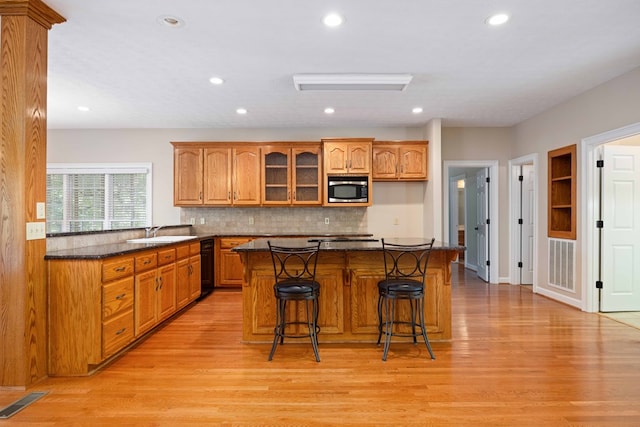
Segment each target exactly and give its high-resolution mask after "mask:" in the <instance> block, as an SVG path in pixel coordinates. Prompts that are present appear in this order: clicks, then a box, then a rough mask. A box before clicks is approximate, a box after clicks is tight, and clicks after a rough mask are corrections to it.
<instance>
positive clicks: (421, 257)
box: [378, 239, 435, 361]
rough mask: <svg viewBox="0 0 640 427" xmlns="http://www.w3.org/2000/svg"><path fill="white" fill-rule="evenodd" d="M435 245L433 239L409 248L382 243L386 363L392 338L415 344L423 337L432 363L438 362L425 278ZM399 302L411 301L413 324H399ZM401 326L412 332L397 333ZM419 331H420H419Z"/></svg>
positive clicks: (381, 319)
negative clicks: (431, 336) (427, 309)
mask: <svg viewBox="0 0 640 427" xmlns="http://www.w3.org/2000/svg"><path fill="white" fill-rule="evenodd" d="M434 241H435V239H431V242H429V243H421V244H415V245H407V244H394V243H388V242H385V241H384V239H382V251H383V254H384V270H385V279H384V280H381V281H380V282H378V345H380V339H381V338H382V334H383V333H384V335H385V338H384V351H383V354H382V360H383V361H385V360H387V354H388V353H389V347H390V345H391V337H392V336H404V337H413V343H414V344H417V342H418V341H417V337H418V336H422V338H423V339H424V343H425V345H426V346H427V350H428V351H429V355H431V359H435V356H434V355H433V351H432V350H431V344H430V343H429V338H427V329H426V327H425V324H424V287H425V277H426V273H427V264H428V263H429V254H430V253H431V249H432V247H433V242H434ZM398 300H407V301H408V303H409V311H410V319H409V320H402V321H399V320H396V304H397V301H398ZM383 323H384V327H383ZM398 324H404V325H408V326H409V327H410V328H411V332H399V331H397V330H394V325H396V329H397V325H398ZM416 327H418V328H419V329H420V330H419V331H416Z"/></svg>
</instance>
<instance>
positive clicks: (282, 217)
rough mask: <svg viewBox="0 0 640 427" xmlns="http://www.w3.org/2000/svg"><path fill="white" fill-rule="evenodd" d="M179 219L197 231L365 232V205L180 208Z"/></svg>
mask: <svg viewBox="0 0 640 427" xmlns="http://www.w3.org/2000/svg"><path fill="white" fill-rule="evenodd" d="M180 222H181V223H182V224H192V223H193V224H194V230H195V231H196V232H197V233H207V232H214V233H215V232H218V233H225V234H228V233H236V232H237V233H242V234H251V233H256V234H279V233H283V234H296V233H302V234H325V233H366V232H367V208H358V207H348V208H347V207H345V208H334V207H330V208H320V207H313V208H311V207H310V208H301V207H295V208H294V207H281V208H280V207H278V208H276V207H273V208H182V209H181V212H180ZM327 222H328V224H327Z"/></svg>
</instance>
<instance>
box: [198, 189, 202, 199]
mask: <svg viewBox="0 0 640 427" xmlns="http://www.w3.org/2000/svg"><path fill="white" fill-rule="evenodd" d="M198 200H202V191H201V192H200V193H199V194H198Z"/></svg>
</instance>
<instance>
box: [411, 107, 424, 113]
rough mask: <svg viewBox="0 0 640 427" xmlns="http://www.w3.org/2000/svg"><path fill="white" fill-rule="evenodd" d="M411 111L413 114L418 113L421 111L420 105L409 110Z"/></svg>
mask: <svg viewBox="0 0 640 427" xmlns="http://www.w3.org/2000/svg"><path fill="white" fill-rule="evenodd" d="M411 112H412V113H413V114H420V113H422V107H414V108H413V110H411Z"/></svg>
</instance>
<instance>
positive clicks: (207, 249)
mask: <svg viewBox="0 0 640 427" xmlns="http://www.w3.org/2000/svg"><path fill="white" fill-rule="evenodd" d="M213 252H214V245H213V239H203V240H201V241H200V266H201V268H200V275H201V277H200V290H201V294H200V298H199V299H202V298H204V297H206V296H207V295H209V294H210V293H211V292H212V291H213V287H214V281H215V275H214V274H213V265H214V263H213Z"/></svg>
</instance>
